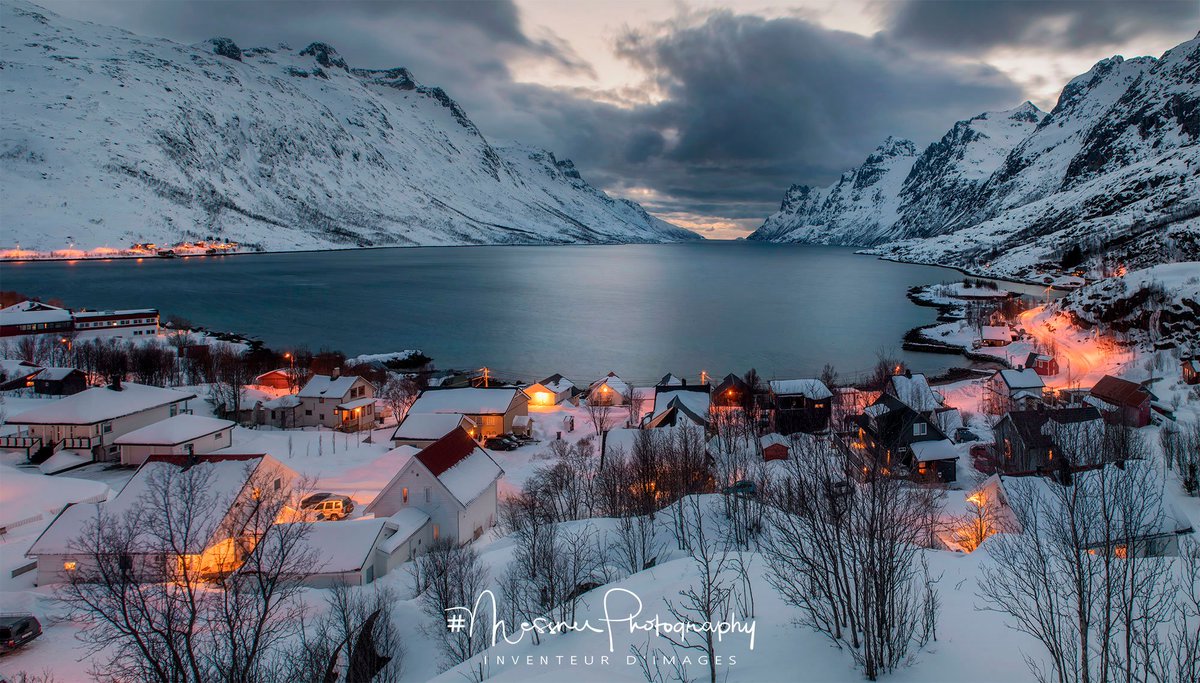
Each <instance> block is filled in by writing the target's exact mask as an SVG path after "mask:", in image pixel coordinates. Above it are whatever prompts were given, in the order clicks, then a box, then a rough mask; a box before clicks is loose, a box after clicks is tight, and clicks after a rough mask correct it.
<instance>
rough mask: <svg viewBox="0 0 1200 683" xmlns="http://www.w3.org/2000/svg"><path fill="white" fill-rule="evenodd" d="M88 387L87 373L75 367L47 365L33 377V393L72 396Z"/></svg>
mask: <svg viewBox="0 0 1200 683" xmlns="http://www.w3.org/2000/svg"><path fill="white" fill-rule="evenodd" d="M84 389H87V375H85V374H83V371H82V370H77V369H75V368H56V367H45V368H42V371H41V372H39V373H37V375H35V376H34V377H33V393H35V394H41V395H43V396H70V395H71V394H78V393H79V392H81V391H83V390H84Z"/></svg>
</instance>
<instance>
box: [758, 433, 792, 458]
mask: <svg viewBox="0 0 1200 683" xmlns="http://www.w3.org/2000/svg"><path fill="white" fill-rule="evenodd" d="M758 442H759V445H760V446H761V447H762V454H763V460H768V461H769V460H787V459H788V456H790V455H791V453H792V441H791V439H789V438H787V437H786V436H783V435H782V434H764V435H763V436H762V438H760V439H759V440H758Z"/></svg>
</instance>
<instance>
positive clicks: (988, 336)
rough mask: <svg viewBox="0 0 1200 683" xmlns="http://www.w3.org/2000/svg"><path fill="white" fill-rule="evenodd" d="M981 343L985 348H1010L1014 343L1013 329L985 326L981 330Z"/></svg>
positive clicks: (1006, 326)
mask: <svg viewBox="0 0 1200 683" xmlns="http://www.w3.org/2000/svg"><path fill="white" fill-rule="evenodd" d="M979 342H980V343H981V344H983V345H984V346H1008V345H1009V344H1011V343H1012V329H1011V328H1010V327H1008V325H984V326H983V327H982V328H981V329H980V330H979Z"/></svg>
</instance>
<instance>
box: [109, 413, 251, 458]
mask: <svg viewBox="0 0 1200 683" xmlns="http://www.w3.org/2000/svg"><path fill="white" fill-rule="evenodd" d="M233 427H234V422H233V420H221V419H218V418H215V417H205V416H203V415H191V414H186V413H185V414H182V415H176V416H174V417H168V418H167V419H165V420H161V421H159V422H155V423H154V424H151V425H146V426H145V427H142V428H141V429H135V430H133V431H132V432H129V433H127V434H122V435H121V436H118V437H117V438H116V439H114V440H113V443H115V444H116V445H117V447H118V448H119V449H120V452H121V464H122V465H141V464H142V463H143V462H146V460H147V459H148V458H149V457H150V456H152V455H203V454H205V453H212V452H214V451H219V450H223V449H226V448H229V446H230V445H232V444H233Z"/></svg>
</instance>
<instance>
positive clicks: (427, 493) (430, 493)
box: [425, 486, 433, 503]
mask: <svg viewBox="0 0 1200 683" xmlns="http://www.w3.org/2000/svg"><path fill="white" fill-rule="evenodd" d="M432 499H433V490H432V489H430V488H429V487H428V486H426V487H425V502H426V503H428V502H430V501H431V500H432Z"/></svg>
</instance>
